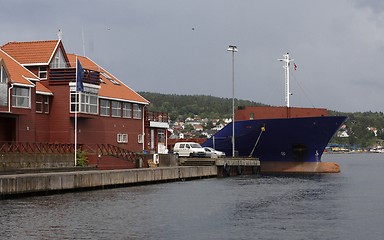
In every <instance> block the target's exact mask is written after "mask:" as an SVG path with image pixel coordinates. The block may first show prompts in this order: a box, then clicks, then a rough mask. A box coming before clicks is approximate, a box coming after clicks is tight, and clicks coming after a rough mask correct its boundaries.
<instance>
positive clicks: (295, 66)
mask: <svg viewBox="0 0 384 240" xmlns="http://www.w3.org/2000/svg"><path fill="white" fill-rule="evenodd" d="M293 69H295V71H296V69H297V65H296V63H294V64H293Z"/></svg>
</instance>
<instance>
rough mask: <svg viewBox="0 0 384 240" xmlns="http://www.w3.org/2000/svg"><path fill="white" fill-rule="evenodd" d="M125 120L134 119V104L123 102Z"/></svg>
mask: <svg viewBox="0 0 384 240" xmlns="http://www.w3.org/2000/svg"><path fill="white" fill-rule="evenodd" d="M123 118H132V104H131V103H129V102H123Z"/></svg>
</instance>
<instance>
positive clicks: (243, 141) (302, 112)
mask: <svg viewBox="0 0 384 240" xmlns="http://www.w3.org/2000/svg"><path fill="white" fill-rule="evenodd" d="M279 60H280V61H283V62H284V63H285V65H284V69H285V94H286V95H285V102H286V106H285V107H239V109H238V110H237V111H236V113H235V121H234V122H235V124H234V126H233V124H232V123H230V124H228V125H226V126H225V127H224V128H223V129H222V130H220V131H219V132H217V133H216V134H215V135H214V136H213V137H211V138H210V139H208V140H207V141H206V142H204V143H203V144H202V145H203V146H204V147H213V148H215V149H217V150H220V151H223V152H225V154H226V155H227V156H235V155H236V156H240V157H256V158H259V160H260V162H261V163H262V164H263V162H264V163H266V162H273V163H274V164H275V165H273V168H274V169H278V170H284V169H285V168H286V169H293V168H292V166H294V170H293V171H296V170H297V169H299V171H313V170H312V167H313V166H312V165H310V164H309V165H308V164H307V165H305V166H304V165H303V166H304V167H303V166H299V163H306V162H314V163H319V162H321V156H322V154H323V152H324V150H325V147H326V146H327V144H328V142H329V141H330V139H331V138H332V137H333V135H334V134H335V133H336V132H337V130H338V129H339V128H340V127H341V126H342V124H343V123H344V122H345V120H346V117H345V116H329V113H328V111H327V110H326V109H322V108H296V107H293V108H292V107H290V105H289V97H290V95H291V93H290V90H289V68H290V63H291V62H293V59H290V58H289V54H288V53H287V54H285V55H283V59H279ZM295 66H296V65H295ZM233 133H234V134H233ZM279 162H280V163H281V164H280V165H281V166H278V165H279V164H278V163H279ZM287 163H290V164H287ZM264 166H268V165H267V164H264ZM262 167H263V165H262ZM301 167H303V168H307V169H304V170H303V169H301ZM319 171H320V170H319ZM321 171H322V170H321Z"/></svg>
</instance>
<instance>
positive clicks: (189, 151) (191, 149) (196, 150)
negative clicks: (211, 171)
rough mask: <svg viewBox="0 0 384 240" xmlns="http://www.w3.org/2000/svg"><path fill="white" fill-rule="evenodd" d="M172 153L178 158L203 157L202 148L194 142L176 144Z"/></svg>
mask: <svg viewBox="0 0 384 240" xmlns="http://www.w3.org/2000/svg"><path fill="white" fill-rule="evenodd" d="M173 153H175V154H176V155H177V156H178V157H205V150H204V148H203V147H202V146H200V144H198V143H195V142H177V143H175V146H174V148H173Z"/></svg>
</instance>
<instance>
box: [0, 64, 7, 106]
mask: <svg viewBox="0 0 384 240" xmlns="http://www.w3.org/2000/svg"><path fill="white" fill-rule="evenodd" d="M7 83H8V75H7V72H6V71H5V67H3V65H0V106H7V105H8V84H7Z"/></svg>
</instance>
